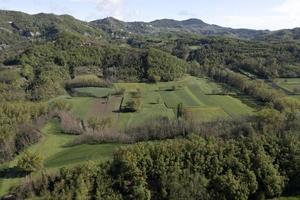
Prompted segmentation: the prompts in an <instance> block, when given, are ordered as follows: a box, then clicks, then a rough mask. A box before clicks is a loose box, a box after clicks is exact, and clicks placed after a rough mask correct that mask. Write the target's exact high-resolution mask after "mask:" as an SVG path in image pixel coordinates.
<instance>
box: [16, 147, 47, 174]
mask: <svg viewBox="0 0 300 200" xmlns="http://www.w3.org/2000/svg"><path fill="white" fill-rule="evenodd" d="M17 168H19V169H21V170H23V171H25V172H29V173H31V172H35V171H38V170H40V169H42V168H43V158H42V157H41V156H40V155H39V154H37V153H30V152H29V151H25V152H24V153H23V154H22V156H21V157H20V158H19V160H18V163H17Z"/></svg>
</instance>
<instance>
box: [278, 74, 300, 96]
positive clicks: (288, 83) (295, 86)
mask: <svg viewBox="0 0 300 200" xmlns="http://www.w3.org/2000/svg"><path fill="white" fill-rule="evenodd" d="M275 83H276V84H277V85H278V86H279V87H281V88H282V89H283V90H286V91H288V92H290V93H293V94H300V78H281V79H276V80H275Z"/></svg>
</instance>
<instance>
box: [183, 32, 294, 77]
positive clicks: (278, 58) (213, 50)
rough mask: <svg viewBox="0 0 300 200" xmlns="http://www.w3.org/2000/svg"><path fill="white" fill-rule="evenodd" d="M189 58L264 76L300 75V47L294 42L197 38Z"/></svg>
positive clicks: (207, 64)
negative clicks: (194, 48)
mask: <svg viewBox="0 0 300 200" xmlns="http://www.w3.org/2000/svg"><path fill="white" fill-rule="evenodd" d="M190 43H191V44H190V45H194V46H197V49H196V50H192V51H191V52H190V55H189V58H188V60H196V61H198V62H199V64H201V65H203V66H204V67H206V68H216V67H226V68H229V69H233V70H236V71H243V70H244V71H247V72H250V73H251V74H254V75H257V76H259V77H262V78H274V77H278V76H280V77H298V76H299V73H300V71H299V69H300V68H299V59H300V58H299V56H298V55H299V54H298V53H297V52H299V51H300V48H299V46H298V45H297V44H293V43H287V44H282V43H262V42H257V41H256V42H255V41H243V40H236V39H225V38H203V39H198V40H193V41H191V42H190Z"/></svg>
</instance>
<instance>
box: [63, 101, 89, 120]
mask: <svg viewBox="0 0 300 200" xmlns="http://www.w3.org/2000/svg"><path fill="white" fill-rule="evenodd" d="M65 100H66V101H67V102H69V103H70V104H71V105H72V111H73V112H74V114H75V115H76V116H77V117H79V118H81V119H84V118H85V116H86V114H87V113H88V111H89V110H90V108H91V106H92V104H93V101H94V98H90V97H74V98H66V99H65Z"/></svg>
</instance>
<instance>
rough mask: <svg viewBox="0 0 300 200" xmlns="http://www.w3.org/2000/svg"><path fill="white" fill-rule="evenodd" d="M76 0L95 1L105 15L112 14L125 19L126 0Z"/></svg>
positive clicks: (79, 0)
mask: <svg viewBox="0 0 300 200" xmlns="http://www.w3.org/2000/svg"><path fill="white" fill-rule="evenodd" d="M72 1H76V2H90V3H95V4H96V8H97V9H98V10H99V12H101V15H103V16H112V17H116V18H118V19H123V17H124V16H123V1H124V0H72Z"/></svg>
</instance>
